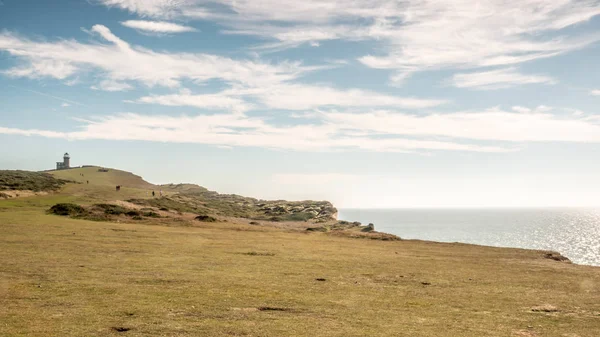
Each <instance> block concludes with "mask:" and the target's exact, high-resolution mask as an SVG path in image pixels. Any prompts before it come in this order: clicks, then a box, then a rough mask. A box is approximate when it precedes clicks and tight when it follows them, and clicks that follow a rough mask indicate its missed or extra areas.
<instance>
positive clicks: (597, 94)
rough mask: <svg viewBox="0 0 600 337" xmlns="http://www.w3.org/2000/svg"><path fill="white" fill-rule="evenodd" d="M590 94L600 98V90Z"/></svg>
mask: <svg viewBox="0 0 600 337" xmlns="http://www.w3.org/2000/svg"><path fill="white" fill-rule="evenodd" d="M590 94H591V95H593V96H600V89H598V90H592V91H590Z"/></svg>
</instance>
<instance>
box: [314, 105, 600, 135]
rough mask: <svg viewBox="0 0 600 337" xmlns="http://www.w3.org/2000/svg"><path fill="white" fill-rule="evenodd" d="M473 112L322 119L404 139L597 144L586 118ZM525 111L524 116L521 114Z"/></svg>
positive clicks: (598, 130) (598, 131) (596, 130)
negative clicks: (406, 137) (433, 138)
mask: <svg viewBox="0 0 600 337" xmlns="http://www.w3.org/2000/svg"><path fill="white" fill-rule="evenodd" d="M513 109H514V110H519V113H515V112H508V111H503V110H501V109H498V108H493V109H488V110H484V111H476V112H458V113H446V114H429V115H424V116H423V115H411V114H403V113H396V112H392V111H374V112H369V113H356V114H352V113H345V112H330V113H324V114H323V116H324V118H325V120H327V121H328V122H330V123H332V124H335V125H336V126H338V127H340V128H342V129H350V130H360V131H369V132H371V133H378V134H388V135H408V136H443V137H451V138H453V139H470V140H479V141H504V142H594V143H597V142H600V125H599V124H598V123H597V122H596V123H595V122H594V121H593V120H590V119H588V118H578V117H572V116H569V117H561V116H560V115H558V114H556V115H555V114H551V113H549V112H548V111H550V110H551V109H550V108H549V107H545V106H539V107H537V108H535V109H527V108H523V107H517V108H516V109H515V108H513ZM522 112H527V113H522Z"/></svg>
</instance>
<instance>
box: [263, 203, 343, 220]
mask: <svg viewBox="0 0 600 337" xmlns="http://www.w3.org/2000/svg"><path fill="white" fill-rule="evenodd" d="M256 206H257V207H258V211H259V212H261V213H264V214H265V215H268V216H273V217H281V218H284V219H289V220H295V219H294V218H297V220H312V221H316V222H326V221H335V220H337V209H336V208H335V207H333V205H332V204H331V203H330V202H327V201H319V202H315V201H304V202H303V201H297V202H290V201H269V202H262V203H258V204H257V205H256Z"/></svg>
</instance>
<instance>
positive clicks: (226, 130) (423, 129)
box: [0, 106, 600, 152]
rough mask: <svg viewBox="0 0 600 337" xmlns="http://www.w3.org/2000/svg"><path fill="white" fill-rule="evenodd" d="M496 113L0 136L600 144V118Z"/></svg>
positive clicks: (132, 120)
mask: <svg viewBox="0 0 600 337" xmlns="http://www.w3.org/2000/svg"><path fill="white" fill-rule="evenodd" d="M545 109H548V108H546V107H543V106H542V107H538V108H536V109H533V110H532V111H530V112H529V113H525V114H524V113H515V112H506V111H503V110H500V109H497V108H495V109H489V110H484V111H481V112H457V113H446V114H427V115H412V114H403V113H397V112H390V111H373V112H369V113H349V112H321V113H319V114H318V115H317V116H316V117H315V118H314V119H315V121H313V122H312V123H311V124H303V125H280V124H272V123H269V122H268V121H269V120H268V119H266V118H260V117H248V116H246V115H244V114H243V113H233V114H215V115H196V116H179V117H172V116H146V115H140V114H133V113H129V114H121V115H114V116H108V117H100V118H96V119H93V120H79V121H80V122H81V123H82V126H81V127H80V130H79V131H74V132H54V131H51V130H24V129H14V128H0V133H4V134H15V135H25V136H32V135H38V136H44V137H53V138H64V139H69V140H85V139H104V140H138V141H158V142H171V143H197V144H209V145H215V146H229V147H262V148H270V149H280V150H294V151H313V152H314V151H360V150H363V151H377V152H415V151H416V152H419V151H423V150H438V151H474V152H507V151H515V150H518V148H519V147H520V144H521V143H526V142H581V143H600V116H588V117H583V116H576V115H573V114H568V115H554V114H550V113H548V112H540V111H544V110H545Z"/></svg>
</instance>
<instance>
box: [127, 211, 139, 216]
mask: <svg viewBox="0 0 600 337" xmlns="http://www.w3.org/2000/svg"><path fill="white" fill-rule="evenodd" d="M125 215H127V216H140V212H138V211H135V210H131V211H127V213H125Z"/></svg>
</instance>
